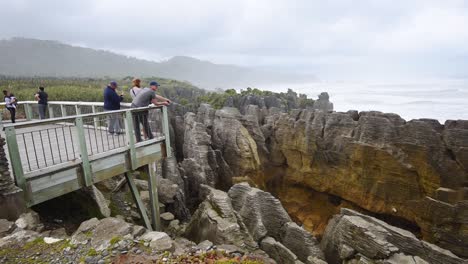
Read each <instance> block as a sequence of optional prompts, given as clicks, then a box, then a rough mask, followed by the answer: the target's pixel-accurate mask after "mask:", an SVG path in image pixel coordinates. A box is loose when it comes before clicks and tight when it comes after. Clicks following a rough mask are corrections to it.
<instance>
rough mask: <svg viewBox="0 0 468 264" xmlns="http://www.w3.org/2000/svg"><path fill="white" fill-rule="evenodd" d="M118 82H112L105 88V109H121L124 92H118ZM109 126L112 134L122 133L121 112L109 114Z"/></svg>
mask: <svg viewBox="0 0 468 264" xmlns="http://www.w3.org/2000/svg"><path fill="white" fill-rule="evenodd" d="M117 86H118V85H117V83H116V82H110V83H109V85H108V86H107V87H106V88H105V89H104V111H115V110H120V102H122V101H123V94H120V95H119V94H117V91H116V90H117ZM107 126H108V132H109V133H110V134H114V133H115V134H120V133H122V131H121V130H120V120H119V113H112V114H109V115H107Z"/></svg>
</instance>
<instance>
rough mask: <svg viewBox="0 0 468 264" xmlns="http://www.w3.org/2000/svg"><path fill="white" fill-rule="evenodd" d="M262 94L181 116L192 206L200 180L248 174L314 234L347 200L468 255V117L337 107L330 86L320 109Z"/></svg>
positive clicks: (220, 183)
mask: <svg viewBox="0 0 468 264" xmlns="http://www.w3.org/2000/svg"><path fill="white" fill-rule="evenodd" d="M265 100H266V98H263V100H260V99H259V98H256V97H255V98H250V99H248V98H247V99H245V100H243V101H242V102H233V105H234V106H236V107H239V109H241V111H238V110H237V109H235V108H231V107H225V108H223V109H220V110H214V109H213V108H211V107H210V106H208V105H202V106H201V107H200V109H199V111H198V113H197V114H192V113H187V114H186V115H185V118H184V120H183V123H182V124H183V126H181V124H180V122H181V121H182V120H181V119H180V118H178V119H177V118H176V120H179V121H178V122H177V127H178V128H183V129H184V131H183V135H184V136H183V137H182V136H179V138H178V139H177V140H176V142H179V143H178V144H179V145H182V146H183V155H182V158H180V160H181V161H182V162H181V163H180V165H181V168H182V176H183V177H185V179H186V182H187V185H186V189H188V198H189V199H188V201H192V202H193V205H192V207H191V208H192V209H193V208H196V206H197V205H198V204H199V203H200V202H201V201H202V199H201V198H200V197H201V196H200V193H199V192H198V190H199V187H198V186H199V185H200V184H207V185H209V186H212V187H215V188H221V189H222V190H227V189H228V188H229V186H231V184H232V183H236V182H240V181H246V182H249V183H250V184H255V185H256V186H259V187H261V188H262V189H263V190H265V191H269V192H271V193H273V194H275V195H277V196H278V197H279V198H280V200H281V201H282V204H283V205H284V207H285V208H286V210H287V211H288V213H289V214H290V215H291V216H292V218H293V219H294V220H295V221H297V222H300V223H302V224H303V225H304V227H305V228H306V229H307V230H309V231H312V232H313V233H314V234H316V235H319V236H320V235H321V234H322V233H323V232H324V230H325V227H326V225H327V223H328V220H329V219H330V218H331V217H332V216H333V215H334V214H337V213H339V210H340V208H342V207H348V208H353V209H355V210H359V211H361V212H366V213H369V214H374V215H375V216H378V217H380V218H381V219H385V220H387V221H390V222H391V223H394V224H397V225H399V226H402V227H405V228H408V229H409V230H411V231H412V232H415V233H417V234H420V235H421V236H422V238H423V239H424V240H426V241H429V242H431V243H435V244H437V245H439V246H442V247H444V248H446V249H449V250H451V251H453V252H454V253H455V254H458V255H459V256H465V257H468V254H467V253H466V252H468V233H467V231H466V230H468V228H467V223H468V216H467V215H466V212H467V211H468V121H461V120H459V121H447V122H446V123H445V125H442V124H440V123H439V122H438V121H436V120H430V119H420V120H411V121H405V120H404V119H402V118H401V117H400V116H398V115H396V114H385V113H381V112H357V111H349V112H346V113H342V112H330V110H331V103H330V102H329V101H328V96H327V94H322V95H321V97H320V98H319V100H317V101H316V103H317V104H322V105H323V106H324V108H323V109H321V110H312V109H306V110H304V109H303V110H291V111H290V112H289V113H284V112H283V111H284V109H280V108H276V107H274V106H273V105H274V104H271V105H269V107H266V105H267V103H266V101H265ZM248 102H252V103H253V104H250V105H248V104H247V103H248ZM291 102H293V101H291ZM270 103H271V102H270ZM270 103H269V104H270ZM283 106H284V105H282V107H283ZM327 107H328V108H327ZM176 134H178V135H181V134H182V133H180V131H177V129H176ZM181 143H182V144H181ZM178 151H182V150H180V147H179V149H178ZM179 156H180V155H179Z"/></svg>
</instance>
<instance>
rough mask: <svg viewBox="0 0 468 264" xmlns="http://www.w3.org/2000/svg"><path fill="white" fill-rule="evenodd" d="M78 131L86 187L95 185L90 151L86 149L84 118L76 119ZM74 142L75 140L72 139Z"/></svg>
mask: <svg viewBox="0 0 468 264" xmlns="http://www.w3.org/2000/svg"><path fill="white" fill-rule="evenodd" d="M75 125H76V131H77V134H78V142H79V145H80V155H81V162H82V164H81V166H82V168H83V176H84V181H85V185H86V186H91V185H93V176H92V174H91V165H90V164H89V157H88V149H87V147H86V138H85V132H84V125H83V118H82V117H80V116H79V117H76V118H75ZM71 140H73V138H72V139H71Z"/></svg>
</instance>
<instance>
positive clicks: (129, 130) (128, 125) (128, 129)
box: [125, 110, 140, 170]
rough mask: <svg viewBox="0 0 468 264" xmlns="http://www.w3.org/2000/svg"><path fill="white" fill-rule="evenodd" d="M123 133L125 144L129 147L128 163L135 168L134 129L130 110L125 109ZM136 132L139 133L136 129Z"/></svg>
mask: <svg viewBox="0 0 468 264" xmlns="http://www.w3.org/2000/svg"><path fill="white" fill-rule="evenodd" d="M125 133H126V136H127V144H128V147H129V149H130V163H131V165H132V170H136V169H137V166H138V164H137V157H136V150H135V131H134V128H133V115H132V111H131V110H127V111H125ZM136 133H140V132H139V131H137V132H136Z"/></svg>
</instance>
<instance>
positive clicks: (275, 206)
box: [228, 183, 291, 241]
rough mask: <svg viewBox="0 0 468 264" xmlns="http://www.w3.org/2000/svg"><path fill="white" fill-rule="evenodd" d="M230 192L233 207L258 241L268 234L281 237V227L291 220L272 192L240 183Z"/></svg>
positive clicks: (277, 237) (276, 237)
mask: <svg viewBox="0 0 468 264" xmlns="http://www.w3.org/2000/svg"><path fill="white" fill-rule="evenodd" d="M228 194H229V198H231V200H232V207H233V208H234V210H236V211H237V212H238V213H239V215H240V217H241V219H242V221H243V223H244V224H245V226H246V227H247V229H248V230H249V232H250V233H251V234H252V236H253V238H254V239H255V240H257V241H258V240H260V239H261V238H263V237H266V236H271V237H273V238H275V239H280V237H281V228H282V227H283V226H284V225H285V224H286V223H288V222H291V218H290V217H289V215H288V213H287V212H286V210H284V208H283V206H282V205H281V202H280V201H279V200H278V199H276V198H275V197H273V195H271V194H270V193H267V192H264V191H261V190H259V189H257V188H252V187H250V185H249V184H247V183H240V184H236V185H234V186H232V188H231V189H230V190H229V192H228Z"/></svg>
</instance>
